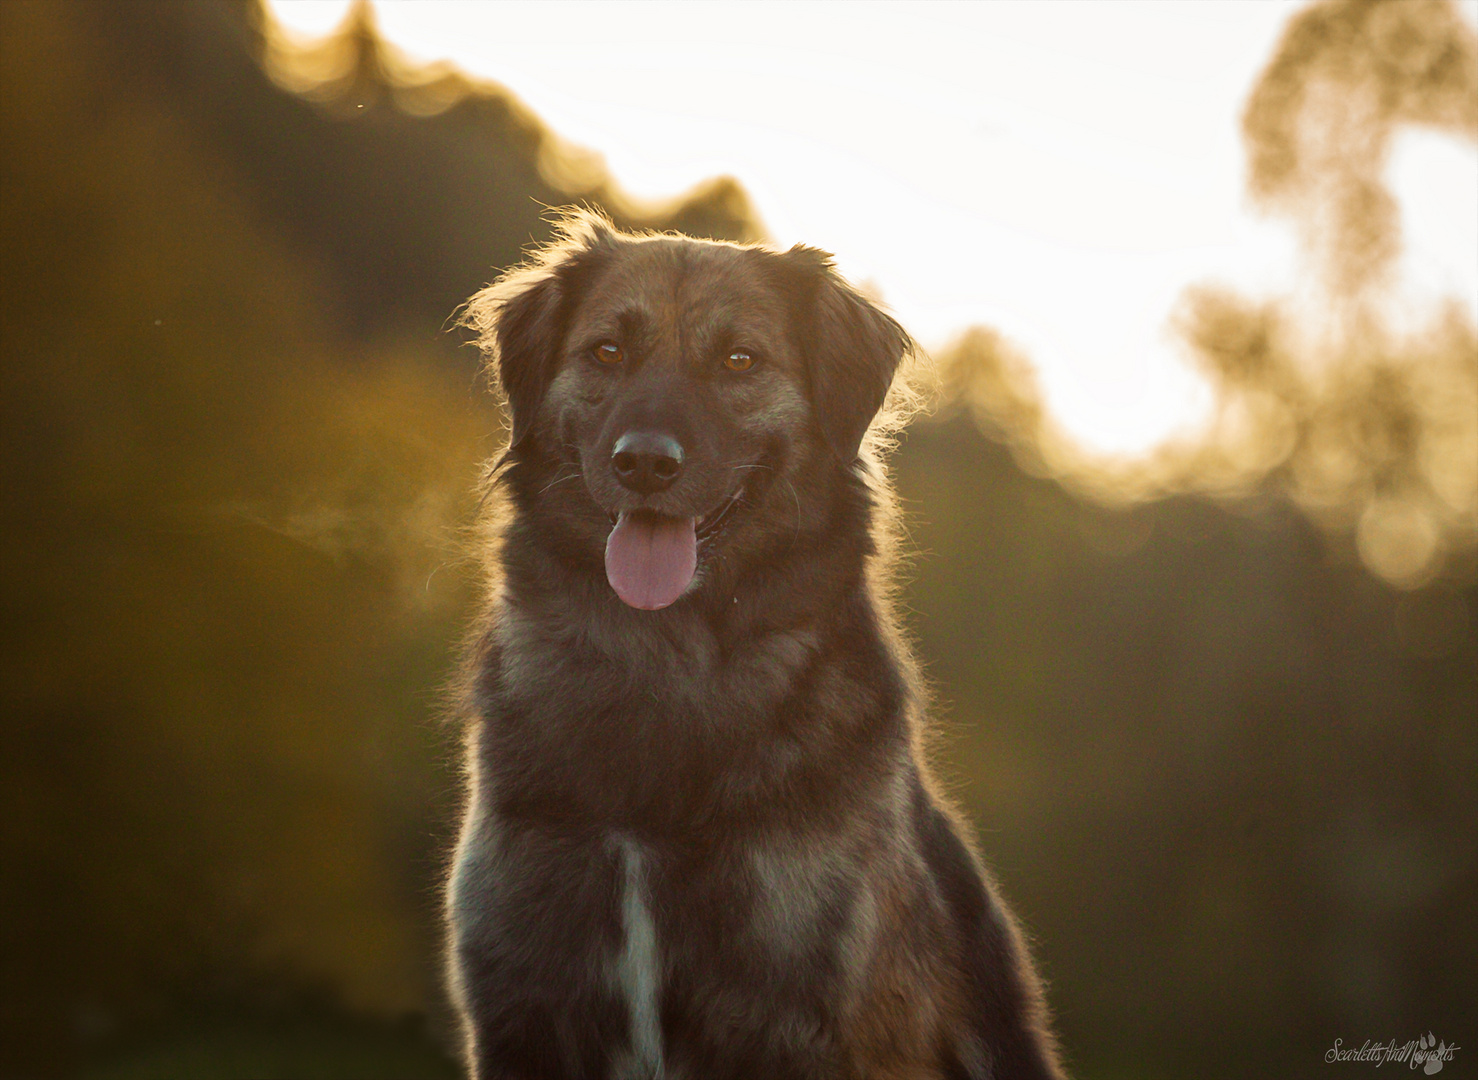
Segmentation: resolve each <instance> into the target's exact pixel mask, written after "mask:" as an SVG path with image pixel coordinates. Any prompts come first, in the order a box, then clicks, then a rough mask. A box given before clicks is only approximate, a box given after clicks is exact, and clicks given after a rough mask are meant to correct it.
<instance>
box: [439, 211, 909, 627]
mask: <svg viewBox="0 0 1478 1080" xmlns="http://www.w3.org/2000/svg"><path fill="white" fill-rule="evenodd" d="M468 321H469V323H470V324H471V325H473V326H474V327H475V328H476V329H478V330H479V331H480V333H481V337H482V342H483V344H484V347H485V348H486V349H487V351H488V353H489V355H490V358H491V359H492V361H493V362H494V364H495V370H496V372H497V376H498V379H499V382H500V384H501V386H502V388H503V391H504V393H505V394H506V395H507V398H508V403H509V408H510V410H511V412H512V427H513V430H512V436H511V444H510V448H509V449H510V455H511V458H512V460H513V461H515V462H516V463H519V464H522V465H526V466H530V467H532V468H533V469H534V471H536V472H537V473H538V477H537V479H538V480H539V482H540V485H541V486H540V488H539V490H538V492H537V494H538V495H539V502H540V504H541V509H542V510H543V512H545V513H546V514H547V515H549V517H550V520H551V521H553V522H555V524H556V525H557V527H558V528H559V529H561V530H562V531H563V533H564V537H563V539H564V540H565V541H567V542H568V543H569V544H570V545H572V546H574V547H575V548H579V547H581V546H584V547H589V548H590V549H591V550H592V551H596V552H599V551H600V550H601V549H602V548H603V550H604V556H605V559H604V561H605V569H606V576H607V578H608V579H609V581H610V584H611V586H612V587H613V588H614V589H615V591H616V593H617V594H618V595H619V596H620V597H621V599H622V600H624V601H625V602H626V603H627V604H629V605H631V606H633V607H637V608H646V609H656V608H662V607H666V606H667V605H669V604H671V603H673V602H674V601H675V600H677V599H678V598H679V597H680V596H682V595H683V594H684V593H686V592H689V591H690V590H693V589H695V588H697V587H699V586H701V582H702V580H703V573H702V568H703V566H704V565H706V564H709V563H711V562H712V561H713V560H714V559H715V558H716V557H717V553H718V552H719V551H720V549H722V548H723V547H724V546H725V545H726V542H730V543H731V542H732V540H733V538H734V537H735V536H737V535H739V534H740V533H744V532H748V533H749V534H750V536H749V542H748V543H747V544H746V545H745V546H746V550H754V549H755V548H756V547H763V542H762V541H763V536H762V535H761V534H763V533H764V532H765V529H766V524H767V522H768V523H769V524H771V525H774V526H775V528H774V529H772V530H771V531H785V530H787V529H792V528H793V529H794V530H796V531H799V529H800V525H801V520H800V519H801V518H802V517H803V516H804V514H805V513H806V511H805V508H804V507H803V505H802V503H803V497H804V494H805V492H806V491H807V490H812V489H814V488H815V485H814V484H813V483H810V482H808V479H807V478H808V477H809V476H810V475H813V474H814V473H815V472H816V471H821V472H827V471H829V472H831V473H832V474H835V473H836V472H837V471H839V470H840V471H842V472H847V473H850V470H851V469H852V467H853V465H854V463H855V462H856V460H857V457H858V453H859V448H860V446H861V443H862V440H863V437H864V435H865V434H866V432H867V430H868V427H869V425H870V424H871V422H872V420H873V418H874V416H875V415H876V414H877V412H878V410H879V409H880V408H881V406H882V405H883V401H884V398H885V396H886V395H887V392H888V388H889V386H890V385H891V383H892V381H893V377H894V373H895V371H896V370H897V367H898V363H899V361H900V359H901V358H902V356H903V355H904V353H905V352H906V351H907V350H908V349H909V348H910V346H911V343H910V341H909V339H908V336H907V335H906V334H905V333H904V331H903V330H902V329H901V328H900V327H899V326H898V324H897V323H896V322H894V321H893V319H891V318H890V317H888V316H887V315H885V314H884V313H883V312H881V311H879V310H878V309H877V308H876V307H875V306H874V305H873V304H871V303H869V302H868V301H867V300H866V299H864V298H863V297H862V296H861V295H859V294H858V293H857V292H856V291H855V290H854V289H853V288H851V287H850V286H849V285H848V284H847V283H846V282H845V281H843V280H842V278H841V277H840V276H839V275H838V274H837V273H836V271H835V270H834V269H833V267H832V264H831V258H830V256H828V255H827V254H826V253H824V252H821V251H817V250H815V249H813V248H806V247H800V246H797V247H795V248H792V249H791V250H789V251H786V252H776V251H772V250H768V249H765V248H760V247H754V246H737V245H733V244H725V243H715V242H710V241H700V240H691V239H688V238H685V237H679V236H670V235H664V236H641V237H638V236H631V235H628V234H624V233H620V232H618V231H616V230H615V229H614V228H613V227H611V226H610V225H609V224H608V223H606V222H605V221H603V220H602V219H600V218H598V217H596V216H595V215H593V214H585V213H582V214H579V215H575V216H572V217H571V218H569V219H567V220H566V221H565V223H564V226H563V229H562V234H561V236H560V238H559V239H558V240H557V241H556V242H555V243H553V244H552V245H550V246H549V247H548V248H546V249H544V250H543V251H542V252H541V253H539V254H538V255H537V256H536V257H535V259H534V260H533V261H532V262H531V263H530V264H529V265H527V266H525V267H523V268H521V269H519V270H516V271H514V272H512V273H511V274H509V275H507V276H506V277H504V278H503V279H502V280H500V281H499V282H498V283H496V284H495V285H493V286H491V287H490V288H488V289H487V290H485V291H484V292H482V293H480V294H479V295H478V296H477V297H475V298H474V299H473V301H472V303H471V305H470V307H469V320H468ZM577 476H578V477H580V478H582V479H583V485H577V484H576V483H575V478H576V477H577ZM546 485H547V486H546ZM582 487H583V490H581V489H582ZM787 488H788V489H789V490H788V491H787V490H786V489H787ZM782 501H783V506H782V505H779V504H780V503H781V502H782ZM792 501H793V502H794V507H793V508H792V507H791V502H792ZM782 522H783V523H784V524H783V525H782Z"/></svg>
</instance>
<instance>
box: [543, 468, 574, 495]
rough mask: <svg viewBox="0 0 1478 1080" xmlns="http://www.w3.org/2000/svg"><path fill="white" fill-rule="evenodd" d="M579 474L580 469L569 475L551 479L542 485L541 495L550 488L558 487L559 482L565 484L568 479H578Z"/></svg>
mask: <svg viewBox="0 0 1478 1080" xmlns="http://www.w3.org/2000/svg"><path fill="white" fill-rule="evenodd" d="M579 476H580V473H579V472H578V471H576V472H572V473H570V474H569V475H568V476H561V477H559V478H557V479H554V480H551V481H549V483H547V484H545V485H544V486H543V487H541V488H540V489H539V494H540V495H543V494H544V492H546V491H548V490H549V489H550V488H552V487H556V486H558V485H559V484H563V483H564V482H565V481H566V480H574V479H577V478H578V477H579Z"/></svg>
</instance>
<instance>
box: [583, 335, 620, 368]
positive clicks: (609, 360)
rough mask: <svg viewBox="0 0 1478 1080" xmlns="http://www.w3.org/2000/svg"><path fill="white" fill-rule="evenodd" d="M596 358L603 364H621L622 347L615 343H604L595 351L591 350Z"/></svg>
mask: <svg viewBox="0 0 1478 1080" xmlns="http://www.w3.org/2000/svg"><path fill="white" fill-rule="evenodd" d="M590 351H591V352H593V353H594V354H595V358H596V359H597V360H599V361H600V362H601V363H602V364H619V363H620V362H621V361H622V359H623V354H622V352H621V346H619V345H617V344H616V343H615V342H614V341H602V342H601V343H600V344H599V345H597V346H596V347H595V348H594V349H592V350H590Z"/></svg>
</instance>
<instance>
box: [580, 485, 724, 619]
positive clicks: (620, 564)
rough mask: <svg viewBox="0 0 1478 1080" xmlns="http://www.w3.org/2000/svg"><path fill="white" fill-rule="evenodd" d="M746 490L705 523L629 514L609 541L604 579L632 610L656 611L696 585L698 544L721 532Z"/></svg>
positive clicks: (647, 513) (705, 518) (704, 519)
mask: <svg viewBox="0 0 1478 1080" xmlns="http://www.w3.org/2000/svg"><path fill="white" fill-rule="evenodd" d="M743 494H744V492H743V489H742V488H741V489H740V490H739V491H736V492H735V493H734V494H733V495H731V496H730V497H729V498H728V500H727V501H725V502H724V504H723V505H722V506H720V507H719V508H718V509H717V510H715V511H713V512H712V513H710V514H706V515H704V516H703V517H701V518H676V517H668V516H666V515H665V514H658V513H655V512H654V511H651V510H628V511H626V512H625V513H623V514H621V515H620V516H619V517H618V518H617V519H616V524H615V527H614V528H613V529H611V534H610V536H608V537H607V538H606V580H607V581H609V582H610V583H611V588H613V589H615V590H616V595H617V596H619V597H620V598H621V600H622V601H623V602H624V603H626V604H629V605H630V606H631V607H634V608H640V609H641V610H643V611H656V610H657V609H659V608H665V607H667V605H669V604H671V603H672V602H673V601H675V600H676V599H677V598H678V597H679V596H681V595H682V594H683V592H684V591H685V590H686V589H687V588H688V586H689V585H691V584H692V583H693V575H694V574H695V573H697V570H698V544H699V542H700V541H703V540H706V539H708V538H709V537H711V536H713V535H714V534H715V533H717V532H718V531H719V529H721V528H722V527H723V525H724V523H725V522H726V521H727V520H728V518H729V515H730V514H731V513H733V511H734V507H736V506H738V505H739V499H740V497H741V496H742V495H743Z"/></svg>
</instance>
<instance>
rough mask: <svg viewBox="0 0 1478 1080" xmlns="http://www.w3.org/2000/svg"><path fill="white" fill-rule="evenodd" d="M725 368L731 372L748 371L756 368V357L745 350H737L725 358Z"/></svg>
mask: <svg viewBox="0 0 1478 1080" xmlns="http://www.w3.org/2000/svg"><path fill="white" fill-rule="evenodd" d="M724 367H726V368H728V369H729V370H730V371H748V370H749V369H750V368H752V367H754V357H753V356H751V355H750V354H749V353H747V352H745V351H744V350H743V349H735V350H734V351H733V352H731V353H730V354H729V355H728V356H726V357H724Z"/></svg>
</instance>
